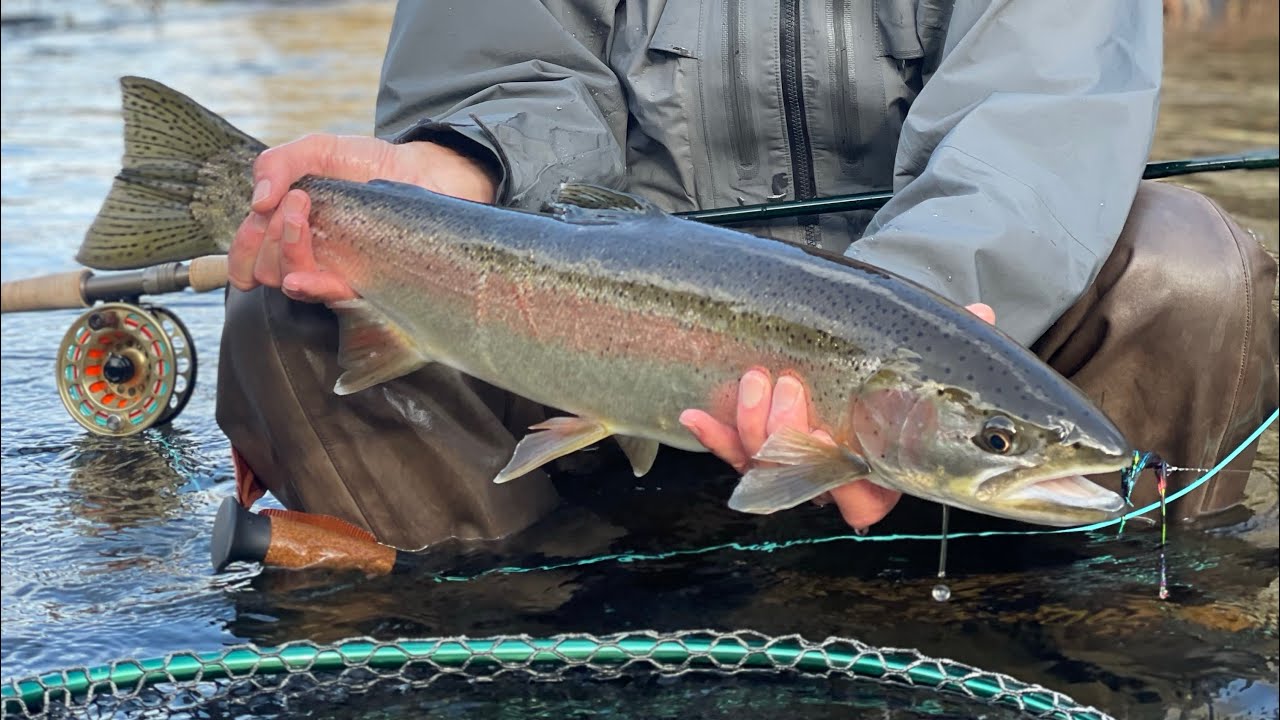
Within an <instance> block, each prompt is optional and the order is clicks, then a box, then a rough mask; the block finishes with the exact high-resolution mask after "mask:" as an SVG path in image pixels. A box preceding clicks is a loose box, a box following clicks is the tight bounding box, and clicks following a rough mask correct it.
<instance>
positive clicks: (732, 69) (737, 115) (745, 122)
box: [724, 0, 758, 176]
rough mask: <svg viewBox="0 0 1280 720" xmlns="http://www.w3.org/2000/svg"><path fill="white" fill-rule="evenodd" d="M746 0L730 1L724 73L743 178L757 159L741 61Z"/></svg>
mask: <svg viewBox="0 0 1280 720" xmlns="http://www.w3.org/2000/svg"><path fill="white" fill-rule="evenodd" d="M743 2H744V0H727V2H726V3H725V4H726V5H727V15H728V17H726V18H725V35H726V37H725V42H724V48H725V54H726V57H725V71H726V73H727V74H728V76H729V77H728V86H729V106H730V108H729V109H730V112H729V122H730V123H732V127H730V128H729V137H730V141H731V142H732V143H733V151H734V155H735V156H736V157H737V158H738V165H739V171H740V174H742V175H744V176H748V175H750V174H751V173H752V172H753V171H754V170H755V167H756V161H757V159H758V156H757V151H756V143H755V142H753V141H752V140H753V137H752V131H753V130H754V128H755V124H754V123H753V122H752V118H751V95H750V91H749V88H750V84H749V83H748V82H747V77H746V72H747V68H746V64H745V63H744V59H743V57H742V52H743V48H744V47H746V43H747V28H746V27H745V25H744V22H743V13H742V3H743Z"/></svg>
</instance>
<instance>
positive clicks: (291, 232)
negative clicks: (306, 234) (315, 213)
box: [281, 218, 302, 244]
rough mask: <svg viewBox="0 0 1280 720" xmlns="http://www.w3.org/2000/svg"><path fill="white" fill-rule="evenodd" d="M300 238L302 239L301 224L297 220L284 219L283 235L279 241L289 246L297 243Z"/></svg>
mask: <svg viewBox="0 0 1280 720" xmlns="http://www.w3.org/2000/svg"><path fill="white" fill-rule="evenodd" d="M300 237H302V223H300V222H298V220H297V218H285V219H284V233H283V234H282V237H281V239H282V240H284V242H285V243H286V244H291V243H296V242H298V238H300Z"/></svg>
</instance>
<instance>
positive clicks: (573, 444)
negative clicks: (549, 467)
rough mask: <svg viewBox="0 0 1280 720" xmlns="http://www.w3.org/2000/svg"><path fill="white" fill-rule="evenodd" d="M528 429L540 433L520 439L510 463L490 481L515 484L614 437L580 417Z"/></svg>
mask: <svg viewBox="0 0 1280 720" xmlns="http://www.w3.org/2000/svg"><path fill="white" fill-rule="evenodd" d="M529 429H530V430H540V431H541V432H536V433H532V434H530V435H525V436H524V437H523V438H521V439H520V442H519V443H517V444H516V450H515V453H514V454H512V456H511V461H510V462H508V463H507V466H506V467H504V468H502V471H501V472H499V473H498V476H497V477H495V478H494V479H493V481H494V482H496V483H504V482H507V481H508V480H514V479H515V478H518V477H520V476H521V475H524V474H525V473H527V472H530V471H532V470H536V469H537V468H539V467H542V466H543V465H545V464H547V463H549V462H551V461H552V460H555V459H556V458H558V457H562V456H564V455H568V454H569V453H571V452H574V451H576V450H581V449H582V448H584V447H586V446H588V445H591V444H592V443H597V442H600V441H601V440H603V439H605V438H607V437H609V436H610V435H612V434H613V431H612V430H610V429H609V428H607V427H605V426H604V425H603V424H601V423H599V422H597V421H595V420H589V419H587V418H580V417H553V418H551V419H549V420H547V421H546V422H541V423H538V424H537V425H533V426H531V427H530V428H529Z"/></svg>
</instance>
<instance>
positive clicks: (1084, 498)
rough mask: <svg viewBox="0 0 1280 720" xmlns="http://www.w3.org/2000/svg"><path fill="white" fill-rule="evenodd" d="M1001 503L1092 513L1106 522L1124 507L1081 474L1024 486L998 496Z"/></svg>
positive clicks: (1118, 498) (1106, 490)
mask: <svg viewBox="0 0 1280 720" xmlns="http://www.w3.org/2000/svg"><path fill="white" fill-rule="evenodd" d="M1000 501H1001V502H1002V503H1014V504H1019V505H1021V504H1024V503H1025V504H1032V505H1044V506H1056V507H1058V508H1060V509H1068V508H1070V509H1074V510H1080V511H1085V512H1089V511H1093V512H1096V513H1100V514H1102V515H1105V516H1107V517H1105V518H1102V519H1109V518H1110V517H1115V516H1116V515H1119V514H1120V512H1121V511H1123V510H1124V508H1125V502H1124V498H1122V497H1120V496H1119V495H1117V494H1116V493H1113V492H1111V491H1110V490H1108V489H1106V488H1104V487H1102V486H1101V485H1098V484H1097V483H1095V482H1093V481H1092V480H1089V479H1088V478H1086V477H1085V476H1083V475H1065V476H1059V477H1052V478H1045V479H1043V480H1035V481H1032V482H1029V483H1023V484H1021V485H1018V486H1017V487H1014V488H1012V489H1010V490H1009V491H1007V492H1005V493H1002V494H1001V495H1000Z"/></svg>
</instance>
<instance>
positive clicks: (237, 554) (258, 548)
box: [209, 497, 404, 575]
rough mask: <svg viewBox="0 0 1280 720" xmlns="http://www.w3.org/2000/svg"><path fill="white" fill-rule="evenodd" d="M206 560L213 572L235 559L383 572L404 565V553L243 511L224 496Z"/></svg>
mask: <svg viewBox="0 0 1280 720" xmlns="http://www.w3.org/2000/svg"><path fill="white" fill-rule="evenodd" d="M209 549H210V560H211V561H212V562H213V568H214V571H215V572H222V570H223V569H225V568H226V567H227V565H229V564H231V563H233V562H236V561H244V562H258V563H262V564H263V565H266V566H270V567H282V568H289V569H294V570H300V569H303V568H326V569H329V570H360V571H363V572H364V573H365V574H367V575H386V574H388V573H392V572H396V571H402V570H403V569H404V558H403V556H404V553H401V552H399V551H397V550H396V549H395V548H392V547H388V546H386V545H381V544H379V543H376V542H373V541H371V540H364V539H361V538H355V537H351V536H349V535H345V534H343V533H339V532H335V531H334V530H330V529H327V528H324V527H319V526H316V525H313V524H311V523H306V522H299V521H297V520H293V519H290V518H288V517H279V516H274V515H270V516H269V515H264V514H259V513H255V512H253V511H251V510H247V509H245V508H244V507H242V506H241V505H240V503H238V502H236V500H235V498H230V497H229V498H226V499H224V500H223V501H222V506H221V507H219V508H218V515H217V518H216V519H215V520H214V523H213V541H212V543H211V544H210V548H209Z"/></svg>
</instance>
